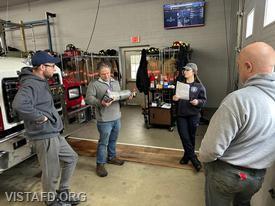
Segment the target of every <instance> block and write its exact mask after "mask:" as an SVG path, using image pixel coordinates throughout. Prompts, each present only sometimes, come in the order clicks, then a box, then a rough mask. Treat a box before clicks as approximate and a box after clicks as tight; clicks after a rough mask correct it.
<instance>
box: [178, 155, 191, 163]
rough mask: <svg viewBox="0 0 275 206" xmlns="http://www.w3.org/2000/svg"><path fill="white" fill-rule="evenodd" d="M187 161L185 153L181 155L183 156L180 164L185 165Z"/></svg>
mask: <svg viewBox="0 0 275 206" xmlns="http://www.w3.org/2000/svg"><path fill="white" fill-rule="evenodd" d="M188 162H189V158H188V157H187V155H183V157H182V158H181V160H180V164H182V165H187V164H188Z"/></svg>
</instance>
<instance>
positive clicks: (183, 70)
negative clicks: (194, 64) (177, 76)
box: [182, 69, 193, 72]
mask: <svg viewBox="0 0 275 206" xmlns="http://www.w3.org/2000/svg"><path fill="white" fill-rule="evenodd" d="M185 71H187V72H188V71H193V70H192V69H184V70H182V72H185Z"/></svg>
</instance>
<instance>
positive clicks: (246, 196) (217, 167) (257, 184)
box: [204, 160, 266, 206]
mask: <svg viewBox="0 0 275 206" xmlns="http://www.w3.org/2000/svg"><path fill="white" fill-rule="evenodd" d="M204 166H205V167H204V169H205V203H206V206H219V205H222V206H232V205H233V206H250V200H251V198H252V196H253V195H254V194H255V193H256V192H257V191H259V189H260V188H261V186H262V183H263V181H264V175H265V172H266V170H265V169H260V170H257V169H248V168H242V167H238V166H234V165H230V164H228V163H226V162H222V161H220V160H217V161H215V162H210V163H205V165H204Z"/></svg>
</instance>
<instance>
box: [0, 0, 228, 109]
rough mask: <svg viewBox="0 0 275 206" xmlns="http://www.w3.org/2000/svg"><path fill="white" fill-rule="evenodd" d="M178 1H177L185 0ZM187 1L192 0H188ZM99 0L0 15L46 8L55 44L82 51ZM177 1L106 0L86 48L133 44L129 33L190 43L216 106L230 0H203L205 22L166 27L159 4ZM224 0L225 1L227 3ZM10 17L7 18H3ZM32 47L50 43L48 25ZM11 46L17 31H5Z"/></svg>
mask: <svg viewBox="0 0 275 206" xmlns="http://www.w3.org/2000/svg"><path fill="white" fill-rule="evenodd" d="M184 1H187V0H181V1H178V2H184ZM188 1H191V0H188ZM97 2H98V1H97V0H80V1H75V0H59V1H53V0H51V1H46V0H40V1H34V2H30V3H29V4H27V3H25V4H22V5H18V6H13V7H10V8H9V10H8V14H7V12H6V10H5V8H2V10H0V18H2V19H8V20H11V21H13V22H18V21H19V20H23V21H33V20H39V19H45V12H46V11H48V12H51V13H56V14H57V17H56V18H55V20H54V25H53V27H52V30H53V32H52V33H53V49H54V50H55V51H58V52H62V51H64V50H65V47H66V45H67V44H69V43H73V44H74V45H75V46H76V47H78V48H81V49H82V50H86V47H87V44H88V41H89V38H90V34H91V30H92V27H93V23H94V19H95V14H96V8H97ZM175 2H177V1H162V0H104V1H101V6H100V10H99V15H98V22H97V25H96V29H95V32H94V37H93V41H92V43H91V46H90V48H89V50H88V51H93V52H98V51H99V50H101V49H107V48H114V49H118V47H119V46H131V45H132V44H131V42H130V37H131V36H132V35H139V36H140V38H141V42H140V45H145V44H149V45H150V46H153V47H158V48H163V47H168V46H171V44H172V42H173V41H175V40H182V41H185V42H189V43H191V46H192V48H193V50H194V53H193V56H192V61H194V62H196V63H197V64H198V66H199V74H200V78H201V79H202V81H203V82H204V84H205V86H206V88H207V93H208V104H207V107H217V106H218V105H219V103H220V101H221V100H222V99H223V98H224V96H225V95H226V89H227V79H228V63H227V61H228V55H227V49H226V35H225V34H226V32H225V15H224V14H225V13H224V8H225V9H226V16H227V26H228V28H229V25H230V9H231V1H221V0H207V1H206V2H207V6H206V25H205V26H203V27H196V28H186V29H173V30H165V29H164V28H163V8H162V6H163V4H164V3H175ZM223 2H225V3H226V5H225V7H224V5H223ZM7 16H8V17H7ZM34 33H35V42H36V49H46V48H48V41H47V32H46V27H39V28H38V27H35V28H34ZM26 35H27V39H28V49H30V50H34V49H35V48H34V42H33V41H34V40H33V37H32V30H30V29H29V30H27V32H26ZM8 38H10V39H11V41H10V44H9V45H10V46H14V47H18V48H22V46H21V43H20V41H19V40H20V33H19V32H18V31H17V32H9V34H8Z"/></svg>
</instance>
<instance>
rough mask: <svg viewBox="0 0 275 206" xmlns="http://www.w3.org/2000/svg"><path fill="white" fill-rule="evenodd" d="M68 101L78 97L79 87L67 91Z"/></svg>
mask: <svg viewBox="0 0 275 206" xmlns="http://www.w3.org/2000/svg"><path fill="white" fill-rule="evenodd" d="M68 97H69V98H68V99H69V100H72V99H77V98H79V97H80V89H79V87H74V88H69V89H68Z"/></svg>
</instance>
